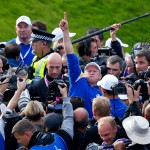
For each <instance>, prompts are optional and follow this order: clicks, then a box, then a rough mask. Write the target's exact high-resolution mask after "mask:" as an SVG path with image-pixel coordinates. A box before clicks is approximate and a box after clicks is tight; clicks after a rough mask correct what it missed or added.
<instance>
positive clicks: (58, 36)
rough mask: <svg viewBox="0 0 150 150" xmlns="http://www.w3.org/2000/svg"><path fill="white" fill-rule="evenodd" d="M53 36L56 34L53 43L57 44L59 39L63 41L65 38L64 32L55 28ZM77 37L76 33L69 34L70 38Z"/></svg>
mask: <svg viewBox="0 0 150 150" xmlns="http://www.w3.org/2000/svg"><path fill="white" fill-rule="evenodd" d="M52 34H54V35H55V38H53V40H52V41H53V42H56V41H58V40H59V39H61V38H63V32H62V30H61V29H60V28H55V29H54V30H53V31H52ZM75 35H76V33H69V36H70V37H73V36H75Z"/></svg>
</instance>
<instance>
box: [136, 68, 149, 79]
mask: <svg viewBox="0 0 150 150" xmlns="http://www.w3.org/2000/svg"><path fill="white" fill-rule="evenodd" d="M138 76H139V78H140V79H143V80H145V81H146V80H148V78H150V70H145V71H140V72H139V74H138Z"/></svg>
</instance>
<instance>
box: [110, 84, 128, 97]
mask: <svg viewBox="0 0 150 150" xmlns="http://www.w3.org/2000/svg"><path fill="white" fill-rule="evenodd" d="M125 84H126V83H124V82H119V83H118V84H114V85H112V86H111V88H112V90H113V93H114V94H116V95H118V94H127V90H126V87H125Z"/></svg>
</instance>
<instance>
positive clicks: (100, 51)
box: [98, 47, 116, 56]
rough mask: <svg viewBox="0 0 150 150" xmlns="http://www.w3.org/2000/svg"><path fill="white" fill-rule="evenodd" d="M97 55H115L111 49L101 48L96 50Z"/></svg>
mask: <svg viewBox="0 0 150 150" xmlns="http://www.w3.org/2000/svg"><path fill="white" fill-rule="evenodd" d="M98 54H99V55H101V56H111V55H115V54H116V53H115V52H114V50H113V49H112V48H109V47H102V48H99V49H98Z"/></svg>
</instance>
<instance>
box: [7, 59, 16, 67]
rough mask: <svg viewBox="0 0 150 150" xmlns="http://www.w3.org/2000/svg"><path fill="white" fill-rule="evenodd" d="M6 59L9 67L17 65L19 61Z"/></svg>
mask: <svg viewBox="0 0 150 150" xmlns="http://www.w3.org/2000/svg"><path fill="white" fill-rule="evenodd" d="M7 60H8V64H9V65H10V66H11V67H18V66H19V62H18V61H17V60H15V59H13V58H9V59H7Z"/></svg>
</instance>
